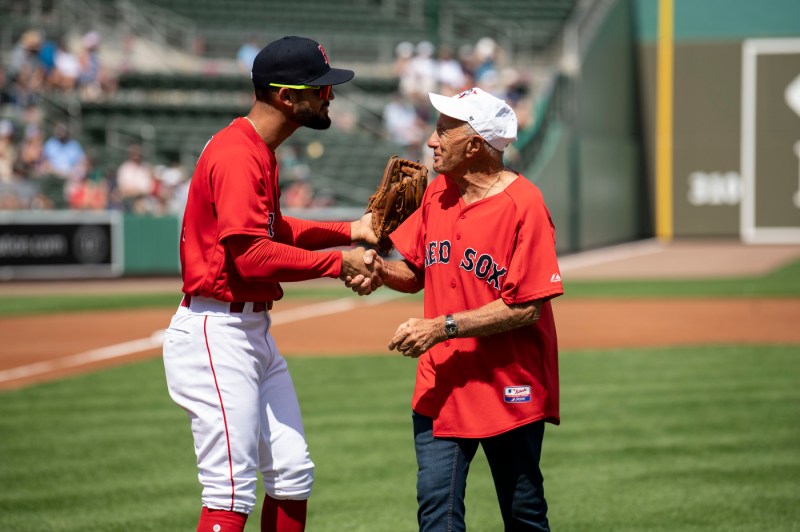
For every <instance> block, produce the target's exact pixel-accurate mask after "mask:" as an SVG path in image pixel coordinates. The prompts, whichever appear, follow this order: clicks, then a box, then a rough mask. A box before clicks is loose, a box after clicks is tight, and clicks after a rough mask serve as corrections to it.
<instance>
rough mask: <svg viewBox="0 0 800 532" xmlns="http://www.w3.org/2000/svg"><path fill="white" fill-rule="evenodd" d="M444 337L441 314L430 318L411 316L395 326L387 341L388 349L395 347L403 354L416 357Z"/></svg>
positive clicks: (391, 349) (445, 336)
mask: <svg viewBox="0 0 800 532" xmlns="http://www.w3.org/2000/svg"><path fill="white" fill-rule="evenodd" d="M446 338H447V335H446V334H445V332H444V318H443V317H442V316H439V317H438V318H434V319H431V320H423V319H419V318H411V319H409V320H408V321H407V322H405V323H402V324H401V325H400V326H399V327H398V328H397V331H396V332H395V333H394V336H392V341H391V342H389V351H393V350H395V349H396V350H397V351H399V352H400V353H402V354H403V356H406V357H410V358H417V357H419V356H420V355H422V354H423V353H425V351H427V350H428V349H430V348H431V347H433V346H434V345H436V344H438V343H439V342H441V341H443V340H445V339H446Z"/></svg>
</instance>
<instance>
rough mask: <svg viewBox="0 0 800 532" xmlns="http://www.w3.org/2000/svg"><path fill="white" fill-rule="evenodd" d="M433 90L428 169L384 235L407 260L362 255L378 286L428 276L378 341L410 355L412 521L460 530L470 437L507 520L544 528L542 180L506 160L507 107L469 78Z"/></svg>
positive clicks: (552, 377)
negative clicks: (448, 90)
mask: <svg viewBox="0 0 800 532" xmlns="http://www.w3.org/2000/svg"><path fill="white" fill-rule="evenodd" d="M430 100H431V103H432V104H433V106H434V107H435V108H436V110H437V111H439V113H440V116H439V118H438V121H437V122H436V130H435V131H434V132H433V134H432V135H431V136H430V138H429V139H428V146H429V147H430V148H432V149H433V167H434V170H436V171H437V172H438V173H439V175H438V176H437V177H436V179H434V180H433V181H432V182H431V184H430V185H429V186H428V189H427V191H426V193H425V197H424V199H423V204H422V206H421V208H420V209H419V210H418V211H417V212H415V213H414V215H412V216H411V218H409V219H408V220H407V221H406V222H405V223H404V224H403V225H401V226H400V227H399V228H398V229H397V231H395V232H394V233H393V234H392V240H393V242H394V244H395V246H396V248H397V250H398V251H399V252H400V254H402V256H403V258H404V260H402V261H381V259H379V258H377V257H375V256H374V255H373V254H372V253H370V254H368V255H366V256H365V260H367V261H368V262H370V261H379V262H383V273H382V276H383V281H384V284H385V285H386V286H389V287H390V288H393V289H395V290H399V291H403V292H416V291H418V290H420V289H422V288H423V287H424V288H425V302H424V311H425V318H424V319H418V318H411V319H409V320H408V321H406V322H405V323H403V324H401V325H400V326H399V327H398V328H397V331H396V332H395V334H394V336H393V337H392V339H391V343H390V344H389V349H396V350H398V351H399V352H401V353H402V354H403V355H405V356H407V357H412V358H417V357H419V361H418V365H417V379H416V389H415V391H414V397H413V401H412V407H413V420H414V422H413V426H414V441H415V448H416V453H417V462H418V465H419V471H418V475H417V499H418V502H419V511H418V521H419V528H420V530H425V531H428V530H454V531H457V530H464V529H465V525H464V513H465V506H464V494H465V489H466V479H467V473H468V471H469V464H470V461H471V460H472V458H473V457H474V456H475V453H476V451H477V449H478V446H479V445H480V446H481V447H482V448H483V450H484V452H485V454H486V457H487V459H488V462H489V465H490V467H491V471H492V476H493V478H494V483H495V488H496V491H497V498H498V501H499V504H500V510H501V513H502V516H503V520H504V522H505V529H506V530H548V529H549V525H548V521H547V504H546V502H545V497H544V489H543V480H542V474H541V472H540V469H539V458H540V453H541V447H542V438H543V434H544V423H545V422H550V423H554V424H558V423H559V403H558V349H557V342H556V329H555V323H554V319H553V312H552V310H551V307H550V302H549V300H550V299H551V298H553V297H556V296H558V295H561V294H562V293H563V289H562V285H561V275H560V273H559V268H558V263H557V260H556V252H555V230H554V227H553V224H552V222H551V219H550V214H549V212H548V210H547V207H546V206H545V203H544V200H543V199H542V195H541V193H540V191H539V189H538V188H537V187H536V186H535V185H533V184H532V183H531V182H530V181H528V180H527V179H525V178H524V177H523V176H522V175H520V174H519V173H517V172H516V171H514V170H512V169H510V168H508V167H506V166H505V165H504V163H503V150H504V149H505V148H506V146H508V144H510V143H511V142H512V141H513V140H514V139H515V138H516V132H517V121H516V116H515V114H514V111H513V110H512V109H511V108H510V107H509V106H508V105H507V104H506V103H505V102H504V101H502V100H500V99H498V98H495V97H494V96H492V95H490V94H488V93H486V92H484V91H482V90H481V89H478V88H473V89H470V90H467V91H465V92H462V93H461V94H458V95H456V96H453V97H452V98H448V97H446V96H442V95H437V94H431V95H430ZM351 281H352V282H354V283H357V282H359V281H361V278H360V277H356V278H354V279H353V280H351Z"/></svg>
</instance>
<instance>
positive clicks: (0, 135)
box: [0, 118, 17, 183]
mask: <svg viewBox="0 0 800 532" xmlns="http://www.w3.org/2000/svg"><path fill="white" fill-rule="evenodd" d="M16 163H17V147H16V145H15V142H14V124H12V123H11V121H10V120H8V119H5V118H4V119H3V120H0V183H13V182H14V181H15V176H14V166H16Z"/></svg>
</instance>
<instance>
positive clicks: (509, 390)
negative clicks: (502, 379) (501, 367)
mask: <svg viewBox="0 0 800 532" xmlns="http://www.w3.org/2000/svg"><path fill="white" fill-rule="evenodd" d="M503 400H504V401H505V402H506V403H530V401H531V387H530V386H506V387H505V388H503Z"/></svg>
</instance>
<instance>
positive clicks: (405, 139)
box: [383, 93, 426, 160]
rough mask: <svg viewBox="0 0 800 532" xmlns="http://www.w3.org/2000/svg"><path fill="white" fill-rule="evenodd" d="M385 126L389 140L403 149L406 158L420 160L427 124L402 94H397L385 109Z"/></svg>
mask: <svg viewBox="0 0 800 532" xmlns="http://www.w3.org/2000/svg"><path fill="white" fill-rule="evenodd" d="M383 125H384V127H385V129H386V134H387V135H388V137H389V140H390V141H391V142H393V143H395V144H397V145H399V146H402V147H403V150H404V152H405V153H404V155H403V156H404V157H406V158H407V159H412V160H414V159H419V157H420V153H419V152H420V150H421V145H422V141H423V139H424V138H425V134H426V124H425V122H424V121H423V120H422V119H421V118H420V116H419V115H418V114H417V110H416V108H415V107H414V105H412V104H411V102H410V101H408V100H406V99H405V98H404V97H403V95H402V94H400V93H395V94H394V95H393V96H392V100H391V101H390V102H389V103H388V104H386V107H384V108H383Z"/></svg>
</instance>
